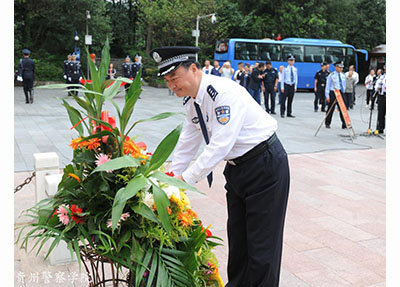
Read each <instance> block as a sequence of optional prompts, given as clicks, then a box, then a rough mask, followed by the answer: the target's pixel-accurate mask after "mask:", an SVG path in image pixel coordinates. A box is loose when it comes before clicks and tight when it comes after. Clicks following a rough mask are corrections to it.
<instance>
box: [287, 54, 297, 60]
mask: <svg viewBox="0 0 400 287" xmlns="http://www.w3.org/2000/svg"><path fill="white" fill-rule="evenodd" d="M295 59H296V57H295V56H293V55H292V54H290V55H289V56H287V60H295Z"/></svg>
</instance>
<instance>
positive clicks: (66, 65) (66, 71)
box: [63, 54, 72, 96]
mask: <svg viewBox="0 0 400 287" xmlns="http://www.w3.org/2000/svg"><path fill="white" fill-rule="evenodd" d="M71 61H72V55H71V54H68V56H67V59H66V60H64V66H63V77H64V80H65V83H66V84H71V82H70V81H69V78H70V74H69V64H70V63H71ZM67 95H68V96H69V93H68V94H67Z"/></svg>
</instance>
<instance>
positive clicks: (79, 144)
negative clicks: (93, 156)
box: [69, 137, 85, 149]
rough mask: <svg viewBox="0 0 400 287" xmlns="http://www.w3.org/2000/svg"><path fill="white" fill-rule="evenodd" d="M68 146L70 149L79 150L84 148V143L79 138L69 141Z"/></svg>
mask: <svg viewBox="0 0 400 287" xmlns="http://www.w3.org/2000/svg"><path fill="white" fill-rule="evenodd" d="M69 146H70V147H72V148H73V149H80V148H82V147H84V146H85V142H84V141H82V138H81V137H79V138H76V139H73V140H71V143H70V145H69Z"/></svg>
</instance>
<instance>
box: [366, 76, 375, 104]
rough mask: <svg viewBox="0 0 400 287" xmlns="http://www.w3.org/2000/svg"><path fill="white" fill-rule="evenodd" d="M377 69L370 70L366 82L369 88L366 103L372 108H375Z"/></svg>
mask: <svg viewBox="0 0 400 287" xmlns="http://www.w3.org/2000/svg"><path fill="white" fill-rule="evenodd" d="M375 77H376V76H375V70H374V69H371V70H370V71H369V75H368V76H367V77H366V78H365V81H364V84H365V88H366V89H367V97H366V101H367V102H366V105H365V107H366V108H368V107H370V108H371V109H372V110H373V109H374V99H373V95H374V82H375Z"/></svg>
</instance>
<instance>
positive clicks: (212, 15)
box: [192, 13, 217, 62]
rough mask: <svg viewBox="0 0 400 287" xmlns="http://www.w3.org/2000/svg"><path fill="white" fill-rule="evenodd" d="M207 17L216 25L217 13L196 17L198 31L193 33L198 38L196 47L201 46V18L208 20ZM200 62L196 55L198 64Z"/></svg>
mask: <svg viewBox="0 0 400 287" xmlns="http://www.w3.org/2000/svg"><path fill="white" fill-rule="evenodd" d="M206 17H211V23H213V24H215V22H216V21H217V18H216V17H215V13H212V14H208V15H204V16H200V15H197V17H196V30H195V31H193V32H192V35H193V36H195V37H196V47H198V46H199V37H200V29H199V24H200V19H201V18H206ZM197 61H198V56H197V54H196V62H197Z"/></svg>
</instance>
